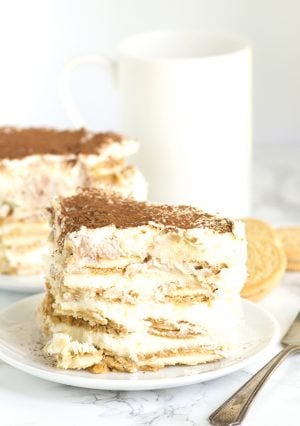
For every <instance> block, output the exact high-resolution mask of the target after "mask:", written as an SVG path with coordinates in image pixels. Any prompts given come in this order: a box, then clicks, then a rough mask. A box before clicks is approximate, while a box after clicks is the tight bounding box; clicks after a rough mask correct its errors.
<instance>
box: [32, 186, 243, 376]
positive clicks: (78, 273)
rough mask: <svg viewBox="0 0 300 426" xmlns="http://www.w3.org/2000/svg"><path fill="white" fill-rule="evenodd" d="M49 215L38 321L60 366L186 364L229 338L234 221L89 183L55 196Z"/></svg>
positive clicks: (237, 257)
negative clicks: (47, 253) (49, 248)
mask: <svg viewBox="0 0 300 426" xmlns="http://www.w3.org/2000/svg"><path fill="white" fill-rule="evenodd" d="M51 215H52V240H53V252H52V256H51V259H50V266H49V271H48V274H47V294H46V296H45V299H44V301H43V304H42V306H41V309H40V312H39V322H40V324H41V327H42V330H43V332H44V333H45V334H46V335H47V336H48V337H49V342H48V343H47V345H46V351H47V352H48V354H50V355H54V356H55V357H56V359H57V363H58V366H59V367H62V368H78V369H80V368H88V367H90V368H91V369H92V370H93V371H95V372H102V371H106V370H107V369H113V370H120V371H130V372H131V371H137V370H139V369H142V370H145V369H146V370H147V369H157V368H161V367H164V366H166V365H175V364H189V365H192V364H198V363H202V362H208V361H213V360H217V359H220V358H222V357H226V356H227V355H228V354H229V353H230V351H231V350H232V349H233V348H234V347H235V346H236V344H237V327H238V324H239V321H240V318H241V308H240V298H239V291H240V289H241V288H242V286H243V283H244V281H245V278H246V242H245V232H244V224H243V223H242V222H238V221H232V220H229V219H225V218H221V217H217V216H212V215H209V214H206V213H204V212H202V211H201V210H198V209H196V208H193V207H188V206H168V205H156V204H149V203H143V202H137V201H134V200H132V199H124V198H122V197H121V196H120V195H117V194H113V193H111V194H105V193H104V192H102V191H96V190H83V191H82V192H81V193H80V194H77V195H76V196H73V197H68V198H63V199H60V201H59V202H58V203H57V204H55V205H54V206H53V208H52V211H51Z"/></svg>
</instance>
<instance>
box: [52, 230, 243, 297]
mask: <svg viewBox="0 0 300 426" xmlns="http://www.w3.org/2000/svg"><path fill="white" fill-rule="evenodd" d="M238 225H239V224H238ZM238 225H236V227H237V229H238V232H233V233H223V234H219V233H217V232H215V231H213V230H211V229H207V228H205V229H176V230H168V231H167V232H166V231H165V227H164V226H162V225H157V224H153V223H152V224H150V225H145V226H138V227H135V228H127V229H117V228H116V227H115V226H114V225H110V226H105V227H102V228H97V229H88V228H86V227H81V228H80V230H79V231H76V232H72V233H70V234H68V235H67V236H66V238H65V249H66V252H65V253H63V256H66V259H65V265H66V271H67V272H76V271H80V270H81V269H82V268H84V267H97V266H98V267H102V268H103V267H110V268H118V267H124V264H126V263H127V264H128V262H129V261H130V259H131V260H132V261H131V262H130V263H142V262H144V260H145V259H147V258H149V257H150V258H153V259H160V262H161V263H164V264H165V266H166V268H167V269H168V270H170V269H174V268H175V269H180V268H181V267H182V264H183V263H197V262H198V263H201V262H204V261H206V262H208V263H209V264H211V265H218V264H226V266H227V267H228V268H231V267H234V268H236V271H238V270H239V271H240V272H239V276H238V282H235V283H234V285H235V286H236V288H239V289H240V288H241V287H242V285H243V283H244V281H245V279H246V256H247V250H246V242H245V236H244V233H243V231H244V228H242V229H239V228H240V227H239V226H238ZM57 232H59V229H56V233H57ZM56 233H55V235H54V237H55V238H56V236H57V235H56ZM68 253H71V255H69V256H68ZM137 259H138V260H137ZM178 259H179V261H178Z"/></svg>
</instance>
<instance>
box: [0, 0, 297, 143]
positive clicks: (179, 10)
mask: <svg viewBox="0 0 300 426" xmlns="http://www.w3.org/2000/svg"><path fill="white" fill-rule="evenodd" d="M155 29H200V30H202V31H203V32H218V33H223V32H229V33H237V34H242V35H245V36H246V37H247V38H249V39H250V40H251V41H252V43H253V47H254V140H255V141H256V142H257V143H259V144H261V143H264V144H270V143H271V144H272V143H274V144H282V143H284V144H288V143H295V144H296V143H297V142H298V141H300V118H299V117H300V1H298V0H26V1H25V0H0V54H1V55H0V61H1V62H0V124H18V125H56V126H59V127H66V126H69V125H70V123H69V122H68V119H67V118H66V117H65V115H64V112H63V110H62V107H61V105H60V101H59V96H58V89H57V79H58V74H59V70H60V68H61V66H62V65H63V63H64V62H65V61H66V60H67V59H68V58H69V57H71V56H73V55H76V54H79V53H80V54H82V53H94V52H99V53H100V52H103V53H106V54H109V55H111V56H114V55H115V54H116V46H117V43H118V42H119V41H120V40H121V39H122V38H123V37H125V36H127V35H129V34H132V33H136V32H141V31H147V30H155ZM72 83H73V86H74V91H75V98H76V99H77V101H78V102H80V105H81V108H82V111H83V113H84V116H85V117H86V119H87V120H88V122H89V123H90V126H91V128H94V129H103V130H104V129H108V128H111V129H117V128H118V106H117V94H116V93H115V92H114V91H113V89H112V88H111V87H110V82H109V79H108V76H106V74H105V72H102V71H100V70H99V69H98V68H96V67H92V66H91V67H87V68H85V69H82V70H79V71H78V72H77V73H76V74H75V75H74V78H73V82H72Z"/></svg>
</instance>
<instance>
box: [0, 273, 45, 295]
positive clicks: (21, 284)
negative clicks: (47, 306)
mask: <svg viewBox="0 0 300 426" xmlns="http://www.w3.org/2000/svg"><path fill="white" fill-rule="evenodd" d="M0 290H7V291H18V292H20V293H40V292H41V291H43V290H45V280H44V277H43V276H42V275H23V276H20V275H4V274H0Z"/></svg>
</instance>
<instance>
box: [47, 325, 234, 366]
mask: <svg viewBox="0 0 300 426" xmlns="http://www.w3.org/2000/svg"><path fill="white" fill-rule="evenodd" d="M44 350H45V352H46V353H48V354H49V355H54V356H56V359H57V363H58V366H59V367H60V368H65V369H67V368H73V369H85V368H88V367H90V366H92V365H95V364H99V363H101V362H102V361H103V355H102V351H101V350H97V349H96V348H95V347H94V346H93V345H89V344H87V343H80V342H78V341H74V340H72V339H71V337H70V336H69V335H68V334H63V333H56V334H54V335H53V337H52V339H51V340H50V341H49V343H48V344H47V345H46V346H45V348H44ZM210 351H211V352H212V353H205V349H204V350H203V352H202V353H197V354H178V355H173V356H168V357H164V356H160V357H156V358H152V359H151V360H144V361H139V362H138V366H140V367H142V366H144V365H152V366H158V367H162V366H164V365H176V364H185V365H196V364H200V363H205V362H210V361H214V360H217V359H220V358H222V357H224V356H226V355H227V356H228V352H227V353H226V350H225V349H224V350H222V349H221V350H220V349H215V350H214V349H210ZM115 356H116V358H118V356H120V355H119V354H115Z"/></svg>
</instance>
